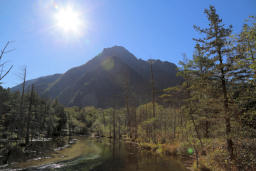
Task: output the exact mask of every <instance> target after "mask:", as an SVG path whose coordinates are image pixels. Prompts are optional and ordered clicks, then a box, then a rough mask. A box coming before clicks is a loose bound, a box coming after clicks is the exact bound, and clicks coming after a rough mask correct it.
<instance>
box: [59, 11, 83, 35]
mask: <svg viewBox="0 0 256 171" xmlns="http://www.w3.org/2000/svg"><path fill="white" fill-rule="evenodd" d="M55 20H56V25H57V27H58V28H60V29H61V30H62V31H63V32H64V33H75V34H79V33H81V31H82V29H83V24H84V23H83V20H82V17H81V15H80V13H79V12H78V11H76V10H74V9H73V8H72V7H70V6H67V7H65V8H57V12H56V14H55Z"/></svg>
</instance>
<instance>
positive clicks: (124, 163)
mask: <svg viewBox="0 0 256 171" xmlns="http://www.w3.org/2000/svg"><path fill="white" fill-rule="evenodd" d="M15 167H16V169H21V168H23V170H27V171H32V170H33V171H34V170H35V171H36V170H64V171H69V170H70V171H184V170H186V169H185V168H184V166H183V165H182V163H181V162H179V161H178V160H176V159H174V158H171V157H170V156H160V155H157V154H152V153H151V152H148V151H141V150H138V148H137V146H136V145H134V144H132V143H123V142H115V143H113V142H111V141H110V140H109V139H95V138H86V137H80V138H79V140H78V141H77V143H76V144H74V145H73V146H72V147H69V148H67V149H64V150H62V151H60V152H58V153H56V154H55V155H53V156H52V157H51V158H45V159H40V160H30V161H27V162H23V163H19V164H17V165H16V166H15Z"/></svg>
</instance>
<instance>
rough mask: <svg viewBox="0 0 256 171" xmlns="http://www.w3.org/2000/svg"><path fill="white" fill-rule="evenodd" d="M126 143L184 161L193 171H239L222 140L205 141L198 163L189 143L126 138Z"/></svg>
mask: <svg viewBox="0 0 256 171" xmlns="http://www.w3.org/2000/svg"><path fill="white" fill-rule="evenodd" d="M126 141H128V142H131V143H135V144H136V145H137V146H138V149H140V150H147V151H151V152H152V153H155V154H158V155H167V156H172V157H175V158H177V159H178V160H179V161H182V163H183V165H184V166H185V167H186V168H187V169H188V170H191V171H210V170H213V171H214V170H217V171H226V170H232V171H238V170H239V169H238V168H237V167H236V165H235V163H234V161H233V162H232V161H230V160H229V158H228V154H227V152H226V147H225V141H224V140H222V139H212V140H207V142H206V141H205V140H203V142H204V144H205V145H204V149H200V147H198V149H197V150H198V154H197V155H198V156H197V157H198V163H197V157H196V150H195V149H194V147H193V146H192V145H190V144H189V143H187V142H174V143H169V144H167V143H163V144H154V143H145V142H139V141H136V140H131V139H129V138H126Z"/></svg>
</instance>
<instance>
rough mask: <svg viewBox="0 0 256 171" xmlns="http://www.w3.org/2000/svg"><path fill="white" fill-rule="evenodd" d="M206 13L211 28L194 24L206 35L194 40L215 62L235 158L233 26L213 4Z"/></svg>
mask: <svg viewBox="0 0 256 171" xmlns="http://www.w3.org/2000/svg"><path fill="white" fill-rule="evenodd" d="M205 14H206V15H207V18H208V20H209V22H210V24H209V28H205V29H202V28H200V27H198V26H194V28H195V30H197V31H199V32H200V33H203V34H204V35H205V37H204V38H202V39H194V40H195V41H197V42H198V43H201V44H202V47H203V49H204V50H205V51H206V53H207V55H209V57H211V59H212V60H213V62H214V74H215V77H216V78H217V80H218V83H220V85H221V87H222V94H223V109H224V118H225V127H226V143H227V149H228V152H229V156H230V158H231V159H233V158H234V154H233V141H232V138H231V124H230V118H231V112H230V108H229V98H228V88H227V79H228V78H227V77H228V72H229V65H228V58H229V57H230V53H231V52H232V50H233V49H232V48H231V47H230V43H231V42H230V40H229V37H230V35H231V32H232V26H229V27H227V28H226V27H225V25H224V24H222V19H220V17H219V15H218V14H217V13H216V9H215V8H214V7H213V6H210V8H209V9H205Z"/></svg>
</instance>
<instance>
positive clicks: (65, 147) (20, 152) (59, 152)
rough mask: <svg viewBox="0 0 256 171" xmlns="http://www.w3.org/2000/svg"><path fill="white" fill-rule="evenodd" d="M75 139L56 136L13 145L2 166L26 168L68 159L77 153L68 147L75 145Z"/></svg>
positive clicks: (77, 153) (77, 151) (77, 152)
mask: <svg viewBox="0 0 256 171" xmlns="http://www.w3.org/2000/svg"><path fill="white" fill-rule="evenodd" d="M76 141H77V139H76V138H74V139H71V140H70V139H69V137H58V138H55V139H48V140H47V139H46V140H44V141H39V140H34V141H32V142H31V143H30V144H29V145H28V146H25V147H21V146H19V145H17V146H13V147H12V148H10V149H9V151H8V154H6V155H8V156H6V159H5V160H7V163H4V164H3V165H2V168H13V169H15V168H27V167H30V166H35V165H42V164H44V163H50V162H58V161H60V160H63V159H70V158H73V157H75V156H76V155H79V152H80V151H79V150H75V149H77V148H70V147H71V146H75V145H76Z"/></svg>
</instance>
